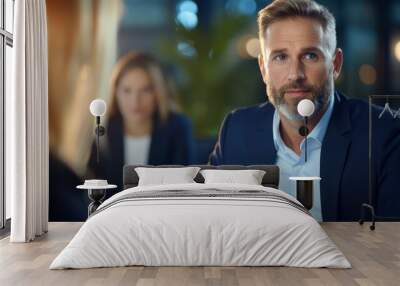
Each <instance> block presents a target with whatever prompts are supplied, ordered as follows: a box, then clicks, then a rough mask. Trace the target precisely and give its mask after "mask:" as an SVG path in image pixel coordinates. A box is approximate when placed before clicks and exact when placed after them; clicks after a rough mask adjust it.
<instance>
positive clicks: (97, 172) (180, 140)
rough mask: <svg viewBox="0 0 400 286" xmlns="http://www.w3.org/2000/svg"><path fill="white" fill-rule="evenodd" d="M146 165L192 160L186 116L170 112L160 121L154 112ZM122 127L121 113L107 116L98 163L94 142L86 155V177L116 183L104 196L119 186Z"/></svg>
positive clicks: (190, 132) (122, 154) (186, 162)
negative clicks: (108, 118)
mask: <svg viewBox="0 0 400 286" xmlns="http://www.w3.org/2000/svg"><path fill="white" fill-rule="evenodd" d="M153 122H154V123H153V130H152V134H151V143H150V151H149V157H148V164H149V165H189V164H192V163H193V161H194V158H193V157H194V141H193V136H192V125H191V122H190V121H189V119H188V118H186V117H185V116H184V115H182V114H179V113H174V112H171V113H170V114H169V116H168V119H167V121H166V122H164V123H162V122H161V121H160V120H158V117H157V116H155V119H154V120H153ZM123 130H124V128H123V121H122V118H121V117H116V118H114V119H112V120H110V121H109V122H108V124H107V128H106V135H105V136H103V137H102V139H101V140H102V141H101V142H100V147H101V152H100V164H97V161H96V146H95V144H93V148H92V153H91V158H90V159H89V166H88V174H87V175H86V177H87V178H90V177H92V178H99V179H107V180H108V182H109V183H111V184H116V185H118V188H117V190H115V191H112V192H107V197H110V196H111V195H113V194H115V193H116V192H118V191H121V190H122V187H123V186H122V169H123V166H124V164H125V159H124V158H125V152H124V131H123Z"/></svg>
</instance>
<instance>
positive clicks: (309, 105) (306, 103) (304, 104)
mask: <svg viewBox="0 0 400 286" xmlns="http://www.w3.org/2000/svg"><path fill="white" fill-rule="evenodd" d="M314 110H315V105H314V103H313V102H312V101H311V100H309V99H303V100H301V101H300V102H299V104H298V105H297V111H298V112H299V114H300V115H301V116H303V117H309V116H311V115H312V114H313V113H314Z"/></svg>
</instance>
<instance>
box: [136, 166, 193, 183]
mask: <svg viewBox="0 0 400 286" xmlns="http://www.w3.org/2000/svg"><path fill="white" fill-rule="evenodd" d="M199 170H200V168H199V167H181V168H146V167H137V168H135V171H136V173H137V174H138V176H139V183H138V186H149V185H166V184H187V183H195V181H194V180H193V179H194V178H195V177H196V175H197V173H198V172H199Z"/></svg>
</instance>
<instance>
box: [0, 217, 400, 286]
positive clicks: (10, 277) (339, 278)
mask: <svg viewBox="0 0 400 286" xmlns="http://www.w3.org/2000/svg"><path fill="white" fill-rule="evenodd" d="M80 226H81V224H80V223H50V226H49V233H48V234H47V235H45V236H43V237H42V238H40V239H37V240H35V241H34V242H32V243H26V244H25V243H21V244H16V243H13V244H10V243H9V239H8V238H5V239H3V240H1V241H0V285H1V286H6V285H7V286H8V285H13V286H17V285H30V286H31V285H32V286H34V285H56V286H61V285H68V286H75V285H140V286H147V285H149V286H150V285H151V286H152V285H167V286H178V285H227V286H234V285H246V286H247V285H249V286H252V285H255V286H261V285H290V286H291V285H346V286H350V285H383V286H390V285H396V286H397V285H400V223H395V222H391V223H377V228H376V230H375V231H370V230H369V228H368V225H364V226H360V225H358V224H357V223H324V224H323V228H324V229H325V230H326V231H327V233H328V234H329V236H330V237H331V238H332V239H333V240H334V241H335V243H336V244H337V245H338V246H339V248H340V249H341V250H342V251H343V252H344V254H345V255H346V257H347V258H348V259H349V261H350V262H351V264H352V266H353V268H352V269H348V270H343V269H305V268H290V267H120V268H100V269H86V270H48V267H49V265H50V263H51V261H52V260H53V259H54V258H55V256H56V255H57V254H58V253H59V252H60V251H61V250H62V249H63V247H64V246H65V245H66V244H67V242H68V241H69V240H70V239H71V238H72V236H73V235H74V234H75V233H76V231H77V230H78V229H79V227H80Z"/></svg>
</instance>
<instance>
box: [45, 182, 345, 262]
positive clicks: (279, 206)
mask: <svg viewBox="0 0 400 286" xmlns="http://www.w3.org/2000/svg"><path fill="white" fill-rule="evenodd" d="M168 190H170V191H174V190H178V191H180V192H182V194H185V192H186V195H185V196H183V195H181V197H180V196H179V194H176V195H174V196H172V197H163V196H161V197H149V198H146V197H139V198H138V197H135V196H137V194H138V192H142V193H140V194H144V193H145V192H146V191H148V192H153V194H154V193H157V192H160V193H162V192H165V191H168ZM178 191H177V192H178ZM239 191H244V192H239ZM251 191H254V192H265V193H268V194H269V195H268V196H270V198H269V199H268V198H267V199H266V198H264V197H263V196H264V194H261V197H254V196H252V195H251V194H252V192H251ZM191 192H198V193H202V194H205V195H204V196H200V197H196V196H190V193H191ZM208 192H211V195H206V193H208ZM215 192H226V193H235V192H236V193H238V194H239V193H240V194H241V195H240V196H238V195H228V196H226V197H223V196H222V197H220V196H214V195H213V194H214V193H215ZM247 192H248V194H249V196H248V197H246V195H244V194H247ZM242 193H244V194H242ZM188 194H189V195H188ZM130 196H133V199H132V198H130ZM129 198H130V199H129ZM285 200H286V202H285ZM289 202H292V203H289ZM298 204H299V203H298V202H297V201H296V200H295V199H294V198H292V197H290V196H288V195H286V194H285V193H284V192H282V191H279V190H277V189H274V188H270V187H264V186H255V185H241V184H199V183H192V184H172V185H157V186H138V187H133V188H129V189H126V190H124V191H122V192H120V193H118V194H116V195H114V196H113V197H111V198H110V199H108V200H107V201H105V202H104V203H103V204H102V205H101V206H100V208H99V210H98V212H97V213H96V214H95V215H93V216H92V217H90V218H89V219H88V220H87V221H86V222H85V224H84V225H83V226H82V227H81V229H80V230H79V232H78V233H77V234H76V236H75V237H74V238H73V239H72V241H71V242H70V243H69V244H68V246H67V247H66V248H65V249H64V250H63V251H62V252H61V253H60V254H59V255H58V256H57V257H56V259H55V260H54V261H53V262H52V264H51V265H50V269H63V268H91V267H113V266H127V265H145V266H194V265H198V266H200V265H202V266H206V265H214V266H244V265H246V266H293V267H331V268H350V267H351V266H350V263H349V262H348V260H347V259H346V258H345V257H344V255H343V254H342V252H341V251H340V250H339V249H338V248H337V247H336V245H335V244H334V243H333V242H332V241H331V239H330V238H329V237H328V236H327V235H326V233H325V232H324V231H323V229H322V228H321V227H320V225H319V224H318V222H317V221H315V220H314V219H313V218H312V217H311V216H310V215H309V214H307V213H306V212H304V211H303V210H302V209H301V208H299V207H298Z"/></svg>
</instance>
